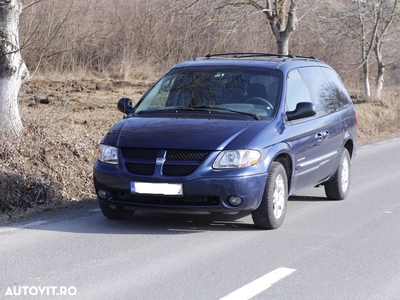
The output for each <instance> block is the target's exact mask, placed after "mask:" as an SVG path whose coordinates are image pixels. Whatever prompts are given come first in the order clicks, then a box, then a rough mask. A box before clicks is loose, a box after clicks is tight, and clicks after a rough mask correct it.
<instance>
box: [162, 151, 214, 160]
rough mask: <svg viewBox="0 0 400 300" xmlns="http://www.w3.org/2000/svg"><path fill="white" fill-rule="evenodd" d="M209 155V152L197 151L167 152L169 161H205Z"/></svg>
mask: <svg viewBox="0 0 400 300" xmlns="http://www.w3.org/2000/svg"><path fill="white" fill-rule="evenodd" d="M208 153H209V152H208V151H196V150H194V151H193V150H183V151H182V150H169V151H167V160H185V161H190V160H193V161H203V159H204V158H205V157H206V156H207V155H208Z"/></svg>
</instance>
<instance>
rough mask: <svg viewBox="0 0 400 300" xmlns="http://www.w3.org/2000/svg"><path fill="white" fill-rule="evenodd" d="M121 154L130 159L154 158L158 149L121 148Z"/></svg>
mask: <svg viewBox="0 0 400 300" xmlns="http://www.w3.org/2000/svg"><path fill="white" fill-rule="evenodd" d="M121 150H122V156H123V157H125V158H130V159H143V160H155V159H156V158H157V153H158V150H156V149H136V148H122V149H121Z"/></svg>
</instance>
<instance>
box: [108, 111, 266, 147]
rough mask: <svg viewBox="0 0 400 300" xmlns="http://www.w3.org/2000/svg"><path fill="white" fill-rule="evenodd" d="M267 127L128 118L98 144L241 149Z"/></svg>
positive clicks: (241, 122)
mask: <svg viewBox="0 0 400 300" xmlns="http://www.w3.org/2000/svg"><path fill="white" fill-rule="evenodd" d="M267 124H268V122H267V121H261V120H258V121H256V120H254V121H253V120H221V119H217V120H216V119H191V118H148V117H147V118H142V117H132V118H127V119H124V120H121V121H119V122H118V123H117V124H115V125H114V127H113V128H112V129H111V130H110V131H109V133H108V134H107V135H106V136H105V137H104V139H103V141H102V143H104V144H108V145H112V146H117V147H135V148H158V149H202V150H222V149H242V148H245V147H246V145H247V144H248V143H249V142H250V141H251V139H252V138H253V137H254V136H255V135H256V134H257V133H258V132H259V131H260V130H261V129H262V128H263V127H265V126H266V125H267Z"/></svg>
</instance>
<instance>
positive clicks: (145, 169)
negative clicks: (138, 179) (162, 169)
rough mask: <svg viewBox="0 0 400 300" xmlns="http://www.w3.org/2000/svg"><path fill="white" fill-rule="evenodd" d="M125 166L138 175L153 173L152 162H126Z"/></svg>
mask: <svg viewBox="0 0 400 300" xmlns="http://www.w3.org/2000/svg"><path fill="white" fill-rule="evenodd" d="M125 166H126V168H127V169H128V171H129V172H131V173H133V174H138V175H153V174H154V170H155V165H154V164H135V163H126V164H125Z"/></svg>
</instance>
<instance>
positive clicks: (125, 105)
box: [118, 98, 135, 115]
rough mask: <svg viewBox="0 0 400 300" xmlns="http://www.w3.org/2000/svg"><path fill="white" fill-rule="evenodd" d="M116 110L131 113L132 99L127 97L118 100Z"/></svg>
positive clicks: (133, 110) (132, 109)
mask: <svg viewBox="0 0 400 300" xmlns="http://www.w3.org/2000/svg"><path fill="white" fill-rule="evenodd" d="M118 110H119V111H120V112H122V113H124V114H127V115H129V114H131V113H133V112H135V109H134V108H133V106H132V100H131V99H129V98H121V99H119V100H118Z"/></svg>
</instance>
